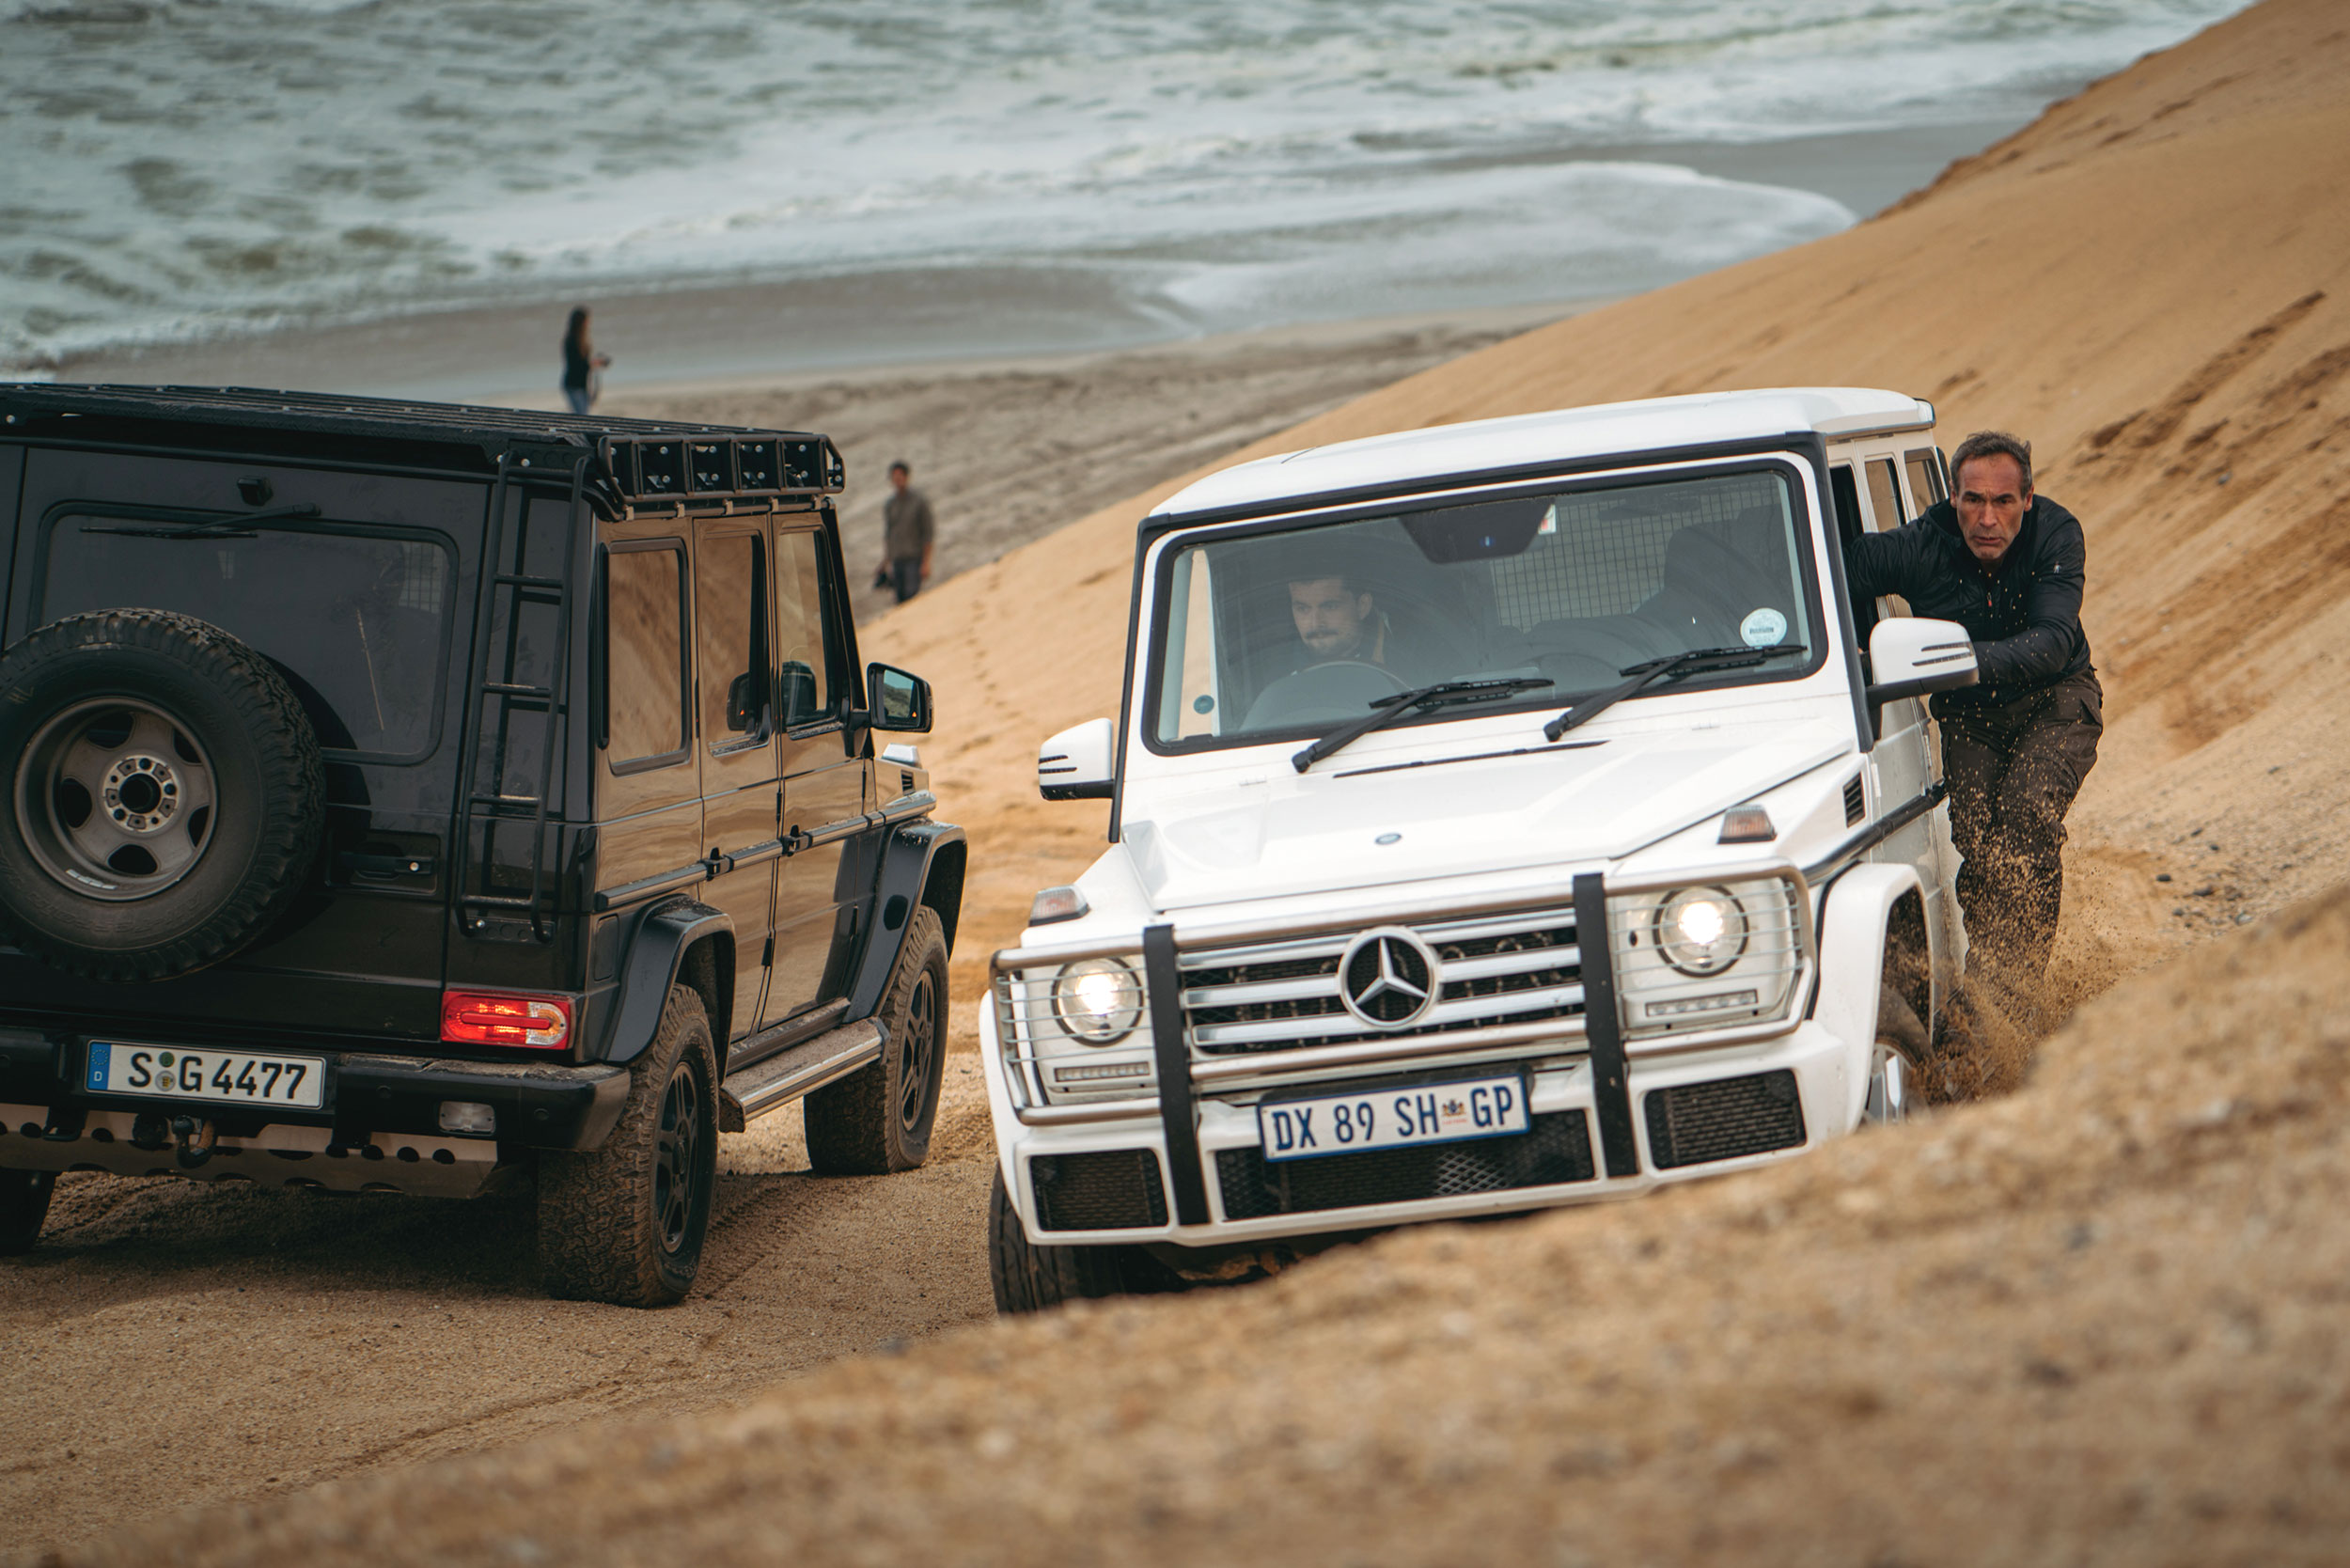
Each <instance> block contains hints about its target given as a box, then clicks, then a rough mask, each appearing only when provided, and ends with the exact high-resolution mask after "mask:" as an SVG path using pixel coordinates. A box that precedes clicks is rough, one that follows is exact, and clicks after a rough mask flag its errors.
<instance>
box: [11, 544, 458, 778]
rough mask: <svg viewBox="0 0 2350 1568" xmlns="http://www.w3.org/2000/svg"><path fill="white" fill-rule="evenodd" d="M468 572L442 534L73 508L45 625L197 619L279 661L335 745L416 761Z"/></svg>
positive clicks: (429, 737)
mask: <svg viewBox="0 0 2350 1568" xmlns="http://www.w3.org/2000/svg"><path fill="white" fill-rule="evenodd" d="M455 575H456V573H455V570H454V564H453V557H452V554H451V551H450V549H449V546H448V543H447V541H446V540H444V539H442V538H440V537H439V536H437V535H431V534H410V533H405V532H394V531H391V530H386V529H360V528H337V527H335V526H333V525H310V524H304V525H291V526H289V525H284V524H278V523H267V522H262V523H257V524H254V525H250V526H244V525H239V526H237V527H234V528H229V529H219V530H218V531H211V530H208V529H207V528H206V527H205V526H203V525H199V524H196V523H192V522H181V521H178V520H176V519H172V518H169V517H164V518H161V519H158V518H156V517H154V516H145V517H141V516H113V515H102V514H100V515H93V514H68V515H66V516H62V517H59V518H58V519H57V520H56V522H55V525H54V526H53V527H52V529H51V531H50V536H49V550H48V561H47V565H46V568H45V570H44V572H43V573H42V577H41V588H40V602H39V605H38V606H37V611H38V613H37V615H36V617H35V619H36V620H37V621H49V620H55V619H58V618H59V617H61V616H69V615H78V614H81V613H83V612H85V611H89V610H104V609H117V608H140V609H153V610H172V611H176V612H178V613H179V614H181V615H187V616H193V617H195V618H196V619H198V620H202V621H208V622H210V623H211V624H212V625H214V626H217V627H219V628H220V629H221V630H222V631H224V632H227V633H228V634H229V635H231V636H234V637H236V638H238V639H239V640H241V641H243V643H245V644H246V645H248V646H249V647H251V648H252V649H254V650H255V651H257V652H258V653H259V654H261V656H262V657H264V658H266V659H268V660H269V661H270V662H271V663H272V664H274V665H275V666H277V668H278V670H279V671H280V673H282V674H283V675H285V677H286V679H287V683H288V684H290V686H292V687H293V689H294V693H295V695H296V696H297V697H299V698H301V699H302V704H303V707H304V708H305V710H306V711H307V713H308V714H309V717H310V722H311V724H312V725H313V726H315V727H316V728H317V729H318V734H319V743H320V745H322V746H324V747H325V748H326V749H327V750H328V751H335V752H345V753H351V754H354V755H356V756H359V757H365V758H368V759H369V760H381V761H415V760H421V759H422V758H424V757H426V756H429V755H430V754H431V751H432V748H433V745H434V743H435V741H436V739H437V737H438V731H439V728H440V708H441V701H440V698H441V691H442V687H443V684H444V680H443V676H444V669H445V660H446V652H447V648H448V624H449V610H450V597H451V590H452V586H453V579H454V577H455Z"/></svg>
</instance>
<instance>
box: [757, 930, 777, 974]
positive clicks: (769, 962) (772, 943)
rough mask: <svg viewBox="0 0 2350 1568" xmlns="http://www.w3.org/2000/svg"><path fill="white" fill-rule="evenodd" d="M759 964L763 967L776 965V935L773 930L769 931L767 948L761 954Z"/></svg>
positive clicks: (769, 967)
mask: <svg viewBox="0 0 2350 1568" xmlns="http://www.w3.org/2000/svg"><path fill="white" fill-rule="evenodd" d="M759 966H760V968H762V969H772V968H774V967H775V966H776V935H775V933H773V932H769V933H767V949H766V950H765V951H764V952H762V953H760V955H759Z"/></svg>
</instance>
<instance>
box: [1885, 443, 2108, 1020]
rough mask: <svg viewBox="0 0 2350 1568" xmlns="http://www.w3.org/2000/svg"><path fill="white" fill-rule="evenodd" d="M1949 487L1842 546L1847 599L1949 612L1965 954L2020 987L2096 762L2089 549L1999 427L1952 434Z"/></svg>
mask: <svg viewBox="0 0 2350 1568" xmlns="http://www.w3.org/2000/svg"><path fill="white" fill-rule="evenodd" d="M1951 488H1952V489H1953V490H1955V491H1956V492H1957V494H1955V495H1954V496H1952V497H1951V499H1950V500H1948V501H1943V502H1939V503H1937V504H1936V505H1935V506H1933V507H1930V508H1928V509H1927V510H1926V513H1925V515H1924V516H1922V517H1920V518H1919V519H1918V520H1917V521H1916V522H1914V523H1908V524H1904V525H1902V526H1901V527H1898V528H1894V529H1891V530H1890V531H1888V532H1886V533H1877V534H1863V535H1861V536H1860V537H1859V538H1857V539H1856V540H1854V541H1851V542H1850V543H1849V544H1847V545H1846V546H1845V547H1844V564H1845V570H1846V572H1847V573H1848V575H1849V577H1850V579H1851V583H1852V591H1853V595H1854V597H1855V598H1875V597H1876V596H1878V595H1880V594H1888V593H1898V594H1901V595H1903V596H1904V597H1905V598H1906V599H1908V601H1909V606H1910V609H1911V611H1912V612H1913V613H1915V614H1918V615H1922V616H1933V617H1935V618H1937V619H1944V620H1955V621H1957V622H1959V623H1960V624H1961V625H1963V626H1965V627H1966V632H1967V635H1968V636H1969V637H1970V638H1972V639H1973V642H1974V645H1975V667H1976V668H1977V669H1978V670H1979V671H1981V683H1980V684H1977V685H1973V686H1967V687H1964V688H1962V689H1960V690H1958V691H1951V692H1942V693H1940V694H1938V695H1937V696H1935V698H1934V701H1933V710H1934V716H1935V718H1937V719H1939V720H1940V721H1941V724H1942V765H1943V769H1944V773H1945V776H1947V777H1948V779H1949V780H1950V786H1951V839H1953V840H1954V841H1955V842H1956V844H1957V846H1958V853H1959V855H1961V856H1963V857H1964V859H1965V861H1966V864H1965V866H1964V867H1962V868H1961V870H1959V873H1958V902H1959V905H1960V907H1961V908H1963V909H1964V910H1965V911H1966V940H1967V945H1968V948H1969V949H1970V951H1969V953H1968V958H1967V967H1968V968H1969V969H1970V970H1977V971H1981V970H1983V969H1988V970H1989V971H1990V978H1991V979H1992V980H1995V981H1997V982H1999V984H2000V985H2001V987H2002V989H2004V990H2005V991H2006V992H2007V993H2008V994H2009V996H2019V995H2020V996H2021V998H2023V999H2027V1000H2028V999H2029V997H2030V996H2031V995H2032V994H2033V993H2034V992H2036V991H2037V989H2038V987H2039V984H2040V980H2041V976H2042V972H2043V971H2044V970H2045V968H2046V967H2047V963H2048V949H2049V948H2050V946H2051V945H2052V944H2053V943H2054V942H2055V940H2056V927H2057V914H2058V911H2059V909H2060V907H2061V905H2062V903H2063V900H2064V856H2063V849H2064V815H2065V813H2066V812H2067V811H2069V810H2070V809H2071V808H2072V806H2073V797H2074V796H2075V795H2076V794H2077V793H2078V792H2079V791H2080V787H2081V780H2082V779H2084V778H2086V777H2088V776H2089V770H2090V769H2091V768H2092V767H2094V766H2095V765H2096V762H2097V742H2098V739H2099V738H2100V737H2101V736H2103V735H2104V733H2105V694H2104V691H2103V690H2102V688H2100V687H2099V685H2098V683H2097V671H2096V669H2095V668H2094V667H2093V666H2092V665H2091V664H2090V660H2089V638H2088V636H2087V635H2085V634H2084V633H2083V632H2082V631H2081V589H2082V586H2083V583H2084V580H2085V575H2086V559H2087V551H2086V548H2085V546H2084V544H2083V541H2082V539H2081V525H2080V524H2079V523H2078V522H2077V521H2076V520H2075V518H2074V516H2073V514H2072V513H2071V512H2069V511H2066V510H2064V509H2063V508H2062V507H2060V506H2058V505H2057V504H2056V503H2055V502H2054V501H2051V500H2049V499H2048V498H2047V497H2046V496H2045V495H2038V494H2033V492H2032V483H2031V447H2030V446H2029V444H2028V443H2026V442H2022V441H2019V440H2017V439H2016V438H2015V437H2013V436H2012V435H2009V434H2006V433H2004V432H2003V431H1980V432H1978V433H1976V434H1974V435H1970V436H1968V437H1967V438H1966V440H1964V441H1962V442H1960V443H1959V444H1958V450H1957V452H1956V453H1955V454H1954V455H1953V456H1952V458H1951Z"/></svg>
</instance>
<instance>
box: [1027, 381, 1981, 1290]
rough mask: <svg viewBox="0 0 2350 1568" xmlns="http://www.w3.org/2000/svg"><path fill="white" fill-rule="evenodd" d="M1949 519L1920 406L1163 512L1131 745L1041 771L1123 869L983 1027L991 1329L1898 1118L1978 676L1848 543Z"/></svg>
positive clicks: (1322, 450) (1954, 640) (1098, 727)
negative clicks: (1942, 716) (1928, 703)
mask: <svg viewBox="0 0 2350 1568" xmlns="http://www.w3.org/2000/svg"><path fill="white" fill-rule="evenodd" d="M1946 489H1947V478H1946V467H1945V463H1944V461H1943V458H1942V454H1941V453H1940V452H1939V451H1938V450H1937V449H1936V448H1935V445H1934V410H1933V408H1932V406H1931V405H1930V404H1927V403H1924V402H1921V401H1919V400H1916V399H1912V398H1907V397H1903V396H1899V395H1897V394H1893V393H1888V392H1879V391H1868V390H1860V389H1855V388H1845V387H1825V388H1799V389H1789V390H1778V391H1756V392H1735V393H1722V394H1716V395H1706V396H1698V397H1684V398H1666V399H1658V400H1653V401H1645V402H1630V403H1617V404H1610V405H1606V406H1601V407H1593V408H1582V409H1570V410H1563V411H1560V412H1558V413H1551V414H1537V415H1528V416H1521V417H1515V418H1507V419H1494V420H1485V421H1481V422H1478V423H1473V424H1461V425H1450V426H1444V427H1440V428H1437V429H1434V430H1424V431H1409V432H1406V433H1403V434H1399V435H1390V436H1381V437H1375V438H1372V439H1369V440H1363V441H1352V442H1347V443H1344V444H1341V445H1338V446H1332V447H1316V448H1312V449H1309V450H1307V451H1302V452H1293V453H1291V454H1289V455H1287V456H1283V457H1275V458H1266V459H1263V460H1261V461H1259V462H1255V463H1244V464H1241V465H1239V466H1237V467H1233V468H1230V469H1227V470H1225V471H1224V472H1222V473H1220V474H1216V475H1214V476H1213V477H1211V478H1206V479H1203V480H1201V481H1200V482H1199V483H1198V484H1195V485H1193V486H1191V487H1190V488H1189V489H1187V490H1184V491H1183V492H1182V493H1181V494H1177V495H1175V496H1174V497H1172V498H1171V499H1169V500H1168V501H1167V502H1166V503H1165V504H1164V505H1163V506H1162V507H1161V508H1160V509H1159V510H1156V511H1153V512H1152V514H1151V515H1150V516H1149V517H1147V518H1145V519H1144V520H1143V523H1142V525H1141V529H1140V537H1139V539H1138V541H1137V543H1136V566H1135V578H1134V602H1133V610H1132V620H1131V628H1130V636H1129V642H1128V647H1129V650H1130V652H1129V656H1128V663H1127V668H1126V680H1125V695H1124V698H1123V700H1122V702H1121V704H1120V715H1119V718H1118V721H1117V723H1116V724H1115V726H1113V724H1112V723H1111V721H1110V720H1108V719H1097V720H1094V721H1092V722H1091V723H1089V724H1083V725H1079V726H1077V727H1076V728H1075V729H1070V730H1068V731H1065V732H1064V733H1062V734H1059V735H1057V736H1055V737H1053V738H1052V739H1051V740H1049V741H1047V742H1046V743H1045V744H1044V745H1043V747H1042V751H1041V752H1040V753H1039V756H1038V760H1037V775H1038V784H1039V787H1040V788H1041V789H1042V792H1043V793H1044V795H1045V797H1046V798H1048V799H1064V800H1065V799H1093V798H1106V799H1108V800H1110V801H1111V802H1112V803H1113V804H1112V807H1111V817H1110V831H1109V837H1110V841H1111V848H1110V849H1109V851H1108V852H1107V853H1106V854H1105V855H1103V856H1102V857H1101V858H1100V859H1099V860H1098V861H1096V862H1095V863H1094V865H1093V866H1092V868H1091V869H1090V870H1088V871H1087V872H1086V873H1085V875H1084V876H1082V877H1080V878H1079V879H1078V881H1077V882H1076V884H1075V885H1074V886H1067V887H1052V888H1047V889H1045V890H1044V891H1042V893H1040V894H1038V896H1037V901H1036V905H1035V908H1034V910H1033V912H1032V913H1031V915H1030V917H1029V926H1028V929H1027V931H1026V933H1024V935H1023V937H1022V939H1021V945H1020V947H1018V948H1017V949H1011V950H1008V951H1003V952H998V953H996V954H995V957H994V960H993V964H992V969H991V976H990V990H989V996H988V1002H987V1005H986V1006H985V1007H984V1008H983V1009H982V1013H981V1020H980V1031H981V1039H982V1043H983V1052H982V1054H983V1058H984V1061H985V1068H986V1074H987V1084H988V1097H989V1105H990V1109H991V1110H992V1112H993V1115H994V1121H995V1141H996V1152H997V1158H998V1171H997V1182H996V1185H995V1194H994V1200H993V1209H992V1214H991V1219H990V1237H991V1258H992V1262H993V1267H994V1276H995V1294H996V1302H997V1305H998V1306H999V1307H1000V1308H1002V1309H1005V1310H1008V1311H1010V1310H1026V1309H1037V1308H1041V1307H1046V1306H1050V1305H1052V1304H1054V1303H1056V1302H1058V1301H1061V1300H1064V1299H1067V1298H1069V1297H1073V1296H1099V1295H1106V1294H1114V1293H1119V1292H1128V1291H1145V1290H1153V1289H1164V1288H1171V1287H1173V1286H1175V1285H1176V1284H1178V1283H1179V1282H1180V1281H1182V1280H1185V1279H1199V1278H1238V1277H1243V1276H1246V1275H1247V1274H1250V1273H1253V1272H1256V1271H1258V1270H1259V1269H1270V1268H1272V1267H1276V1266H1278V1265H1279V1264H1280V1263H1281V1262H1285V1261H1286V1260H1287V1259H1289V1258H1291V1257H1294V1256H1297V1255H1299V1254H1302V1253H1305V1252H1308V1251H1311V1250H1313V1249H1314V1248H1315V1247H1319V1246H1322V1245H1324V1244H1326V1243H1327V1242H1328V1241H1329V1240H1331V1239H1334V1238H1341V1237H1345V1236H1350V1235H1359V1234H1361V1233H1363V1232H1365V1231H1372V1230H1376V1229H1379V1228H1382V1227H1387V1226H1393V1225H1397V1224H1402V1223H1405V1222H1409V1221H1416V1220H1429V1219H1443V1218H1458V1217H1463V1216H1467V1215H1492V1214H1496V1213H1503V1212H1508V1211H1512V1210H1524V1209H1533V1208H1538V1207H1544V1206H1548V1205H1554V1204H1559V1203H1572V1202H1579V1201H1584V1200H1596V1199H1603V1198H1615V1197H1622V1196H1626V1195H1629V1194H1634V1193H1637V1192H1641V1191H1645V1190H1646V1189H1648V1188H1650V1187H1653V1186H1655V1185H1657V1184H1660V1183H1664V1182H1670V1181H1678V1180H1683V1179H1686V1178H1690V1177H1696V1176H1703V1175H1709V1174H1713V1173H1716V1172H1722V1171H1731V1170H1738V1169H1744V1168H1748V1167H1752V1166H1757V1165H1762V1164H1764V1163H1766V1162H1769V1161H1773V1160H1779V1159H1785V1158H1789V1157H1791V1156H1793V1155H1794V1154H1795V1153H1797V1152H1800V1151H1802V1150H1804V1149H1806V1148H1808V1147H1810V1145H1812V1144H1814V1143H1818V1142H1820V1141H1822V1140H1824V1139H1826V1138H1830V1137H1838V1136H1840V1135H1842V1134H1844V1133H1847V1132H1850V1131H1852V1130H1853V1129H1854V1128H1855V1127H1856V1126H1857V1124H1859V1123H1860V1122H1862V1121H1868V1120H1888V1119H1891V1118H1894V1117H1898V1116H1899V1115H1900V1114H1901V1113H1902V1109H1903V1099H1904V1095H1903V1066H1904V1056H1903V1053H1904V1051H1908V1052H1911V1053H1913V1054H1914V1053H1915V1052H1916V1051H1917V1050H1919V1049H1921V1048H1923V1046H1924V1043H1925V1042H1924V1039H1923V1035H1922V1032H1921V1025H1920V1021H1921V1020H1931V1019H1932V1018H1934V1016H1935V1011H1936V1006H1935V1004H1936V1001H1937V998H1938V996H1939V994H1941V993H1942V992H1943V991H1944V990H1945V989H1946V988H1947V987H1948V986H1950V985H1951V983H1953V982H1954V981H1955V980H1956V977H1957V976H1958V974H1959V972H1960V966H1961V964H1962V962H1963V958H1964V941H1965V937H1964V934H1963V929H1962V927H1961V924H1960V921H1959V916H1958V910H1957V906H1956V901H1955V900H1954V899H1953V898H1952V897H1951V893H1950V888H1951V878H1952V876H1953V875H1954V873H1955V871H1956V870H1957V860H1956V855H1955V854H1954V853H1953V851H1952V850H1951V842H1950V834H1949V823H1948V813H1947V808H1945V807H1944V806H1943V804H1942V795H1943V787H1942V784H1941V779H1940V773H1941V768H1940V754H1939V747H1938V744H1937V738H1936V736H1935V730H1934V727H1933V724H1932V721H1931V720H1930V719H1929V717H1928V716H1927V714H1926V712H1925V707H1924V704H1923V702H1922V701H1921V700H1920V698H1922V697H1923V696H1924V695H1925V694H1926V693H1929V692H1933V691H1937V690H1941V689H1943V688H1946V687H1951V686H1959V685H1965V684H1967V683H1970V682H1973V680H1974V679H1975V661H1974V653H1973V651H1972V648H1971V646H1970V645H1969V643H1968V641H1967V637H1966V632H1965V631H1964V630H1963V629H1962V628H1961V627H1959V626H1957V625H1955V624H1953V623H1951V622H1949V621H1940V620H1926V619H1910V618H1908V617H1906V616H1905V615H1904V614H1903V613H1901V612H1902V606H1900V605H1899V604H1897V603H1895V602H1891V601H1885V602H1879V603H1874V604H1855V603H1853V602H1852V600H1851V597H1850V595H1849V593H1848V592H1847V590H1846V588H1845V578H1844V570H1843V551H1842V542H1843V541H1845V540H1847V539H1850V538H1852V537H1854V535H1855V534H1857V532H1858V531H1860V530H1863V529H1874V528H1889V527H1894V526H1898V525H1900V524H1901V523H1902V522H1903V521H1904V519H1905V518H1907V517H1910V516H1914V515H1916V514H1917V513H1918V512H1920V511H1922V510H1925V508H1927V507H1928V506H1931V505H1932V504H1933V503H1935V501H1938V500H1940V499H1942V498H1943V496H1944V494H1945V493H1946ZM1881 999H1882V1000H1881ZM1881 1017H1882V1019H1883V1020H1884V1022H1881ZM1896 1019H1898V1020H1900V1021H1901V1022H1900V1024H1899V1025H1898V1026H1897V1025H1896V1024H1895V1023H1894V1022H1893V1021H1894V1020H1896Z"/></svg>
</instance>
